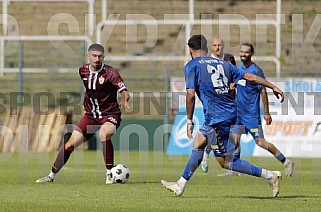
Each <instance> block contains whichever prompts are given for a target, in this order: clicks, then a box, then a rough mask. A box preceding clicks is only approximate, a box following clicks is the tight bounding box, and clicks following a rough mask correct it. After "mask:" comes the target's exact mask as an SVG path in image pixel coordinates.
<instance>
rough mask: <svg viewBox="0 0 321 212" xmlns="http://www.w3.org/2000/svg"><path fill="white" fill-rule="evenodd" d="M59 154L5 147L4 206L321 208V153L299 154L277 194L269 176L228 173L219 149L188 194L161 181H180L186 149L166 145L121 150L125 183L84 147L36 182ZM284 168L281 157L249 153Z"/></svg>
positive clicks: (0, 169)
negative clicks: (167, 150)
mask: <svg viewBox="0 0 321 212" xmlns="http://www.w3.org/2000/svg"><path fill="white" fill-rule="evenodd" d="M55 156H56V153H1V154H0V188H1V189H0V205H1V206H0V211H197V210H198V211H205V210H207V211H214V210H216V211H319V210H320V203H319V202H320V200H321V159H300V158H294V162H295V163H296V165H295V172H294V175H293V176H292V177H291V178H288V177H283V180H282V181H281V192H280V194H279V196H278V197H277V198H272V197H271V194H272V191H271V190H270V188H269V186H268V183H267V181H266V180H264V179H261V178H256V177H250V176H246V175H242V176H238V177H225V178H221V177H216V175H217V174H218V173H223V172H224V170H223V169H221V168H220V167H219V166H218V165H217V163H216V162H215V158H214V157H213V156H212V157H211V161H210V170H209V172H208V173H207V174H205V173H202V171H201V169H198V170H197V172H196V173H195V174H194V176H193V177H192V179H191V180H190V182H189V183H188V184H187V188H186V190H185V193H184V195H183V196H182V197H176V196H174V194H173V193H171V192H169V191H167V190H166V189H165V188H163V187H162V186H161V184H160V180H161V179H166V180H169V181H174V180H177V179H178V178H179V177H180V175H181V173H182V171H183V169H184V166H185V163H186V161H187V160H188V157H187V156H167V155H166V154H164V153H163V152H128V151H122V152H115V162H116V163H124V164H126V165H127V166H128V167H129V168H130V171H131V176H130V179H129V181H128V182H127V183H126V184H113V185H105V184H104V181H105V171H104V165H103V159H102V153H101V152H100V151H97V152H96V151H83V150H77V151H75V152H74V154H73V155H72V157H71V158H70V159H69V161H68V163H67V165H66V166H65V168H64V169H62V171H61V172H60V173H59V174H58V175H57V176H56V179H55V182H54V183H49V184H41V185H39V184H35V180H36V179H37V178H39V177H42V176H44V175H46V174H48V173H49V170H50V167H51V163H52V162H53V160H54V158H55ZM246 159H248V160H250V161H251V162H252V163H254V164H257V165H260V166H263V167H266V168H269V169H271V170H281V171H282V172H284V169H283V166H282V165H281V164H280V163H278V162H277V161H276V160H275V159H274V158H246Z"/></svg>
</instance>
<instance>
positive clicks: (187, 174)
mask: <svg viewBox="0 0 321 212" xmlns="http://www.w3.org/2000/svg"><path fill="white" fill-rule="evenodd" d="M203 153H204V149H193V150H192V154H191V156H190V158H189V160H188V163H187V165H186V167H185V170H184V172H183V174H182V177H184V178H185V179H186V180H189V179H190V178H191V177H192V175H193V174H194V172H195V170H196V169H197V167H198V166H199V165H200V164H201V162H202V159H203Z"/></svg>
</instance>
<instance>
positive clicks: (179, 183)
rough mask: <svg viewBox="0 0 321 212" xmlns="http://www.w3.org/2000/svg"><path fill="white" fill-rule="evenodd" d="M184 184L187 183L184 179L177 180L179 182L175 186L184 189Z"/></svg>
mask: <svg viewBox="0 0 321 212" xmlns="http://www.w3.org/2000/svg"><path fill="white" fill-rule="evenodd" d="M186 183H187V180H186V179H185V178H184V177H181V178H179V180H178V181H177V184H178V185H179V187H181V188H185V185H186Z"/></svg>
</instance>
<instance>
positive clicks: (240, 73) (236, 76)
mask: <svg viewBox="0 0 321 212" xmlns="http://www.w3.org/2000/svg"><path fill="white" fill-rule="evenodd" d="M230 70H231V74H232V75H231V76H232V79H233V82H237V81H239V80H240V79H242V78H243V77H244V75H245V73H246V72H245V71H244V70H242V69H238V68H237V67H235V66H233V65H232V64H230Z"/></svg>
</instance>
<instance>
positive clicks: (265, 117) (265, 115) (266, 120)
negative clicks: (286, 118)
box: [264, 113, 272, 125]
mask: <svg viewBox="0 0 321 212" xmlns="http://www.w3.org/2000/svg"><path fill="white" fill-rule="evenodd" d="M264 120H265V122H266V125H270V124H271V123H272V117H271V114H270V113H265V114H264Z"/></svg>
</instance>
